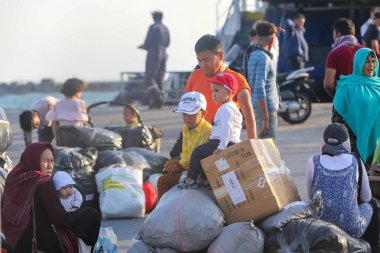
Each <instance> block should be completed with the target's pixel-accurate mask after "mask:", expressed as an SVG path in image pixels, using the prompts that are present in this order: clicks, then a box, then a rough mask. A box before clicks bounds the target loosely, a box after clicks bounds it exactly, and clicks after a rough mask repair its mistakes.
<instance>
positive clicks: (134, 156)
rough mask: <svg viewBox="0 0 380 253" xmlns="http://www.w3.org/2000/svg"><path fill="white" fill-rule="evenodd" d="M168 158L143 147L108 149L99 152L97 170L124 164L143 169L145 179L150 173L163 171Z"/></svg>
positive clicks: (144, 179)
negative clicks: (119, 149) (120, 149)
mask: <svg viewBox="0 0 380 253" xmlns="http://www.w3.org/2000/svg"><path fill="white" fill-rule="evenodd" d="M167 160H168V159H167V158H166V157H165V156H162V155H160V154H157V153H155V152H153V151H150V150H146V149H143V148H127V149H124V150H122V151H118V150H106V151H101V152H99V154H98V160H97V161H96V164H95V170H99V169H101V168H103V167H107V166H110V165H113V164H124V165H127V166H130V167H133V168H137V169H140V170H142V171H143V181H144V182H145V181H146V180H147V179H148V178H149V176H150V175H152V174H155V173H161V172H162V170H163V168H164V164H165V162H166V161H167Z"/></svg>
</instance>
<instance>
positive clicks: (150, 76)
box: [138, 11, 170, 108]
mask: <svg viewBox="0 0 380 253" xmlns="http://www.w3.org/2000/svg"><path fill="white" fill-rule="evenodd" d="M152 16H153V20H154V24H153V25H151V26H150V27H149V30H148V34H147V36H146V39H145V42H144V44H142V45H141V46H139V47H138V48H140V49H144V50H146V51H147V52H148V53H147V56H146V62H145V85H146V87H147V95H148V96H149V108H161V106H162V104H163V103H164V93H163V80H164V75H165V71H166V60H167V58H168V55H167V54H166V48H167V47H168V46H169V44H170V35H169V29H168V28H167V27H166V26H165V25H164V24H163V23H162V17H163V14H162V12H160V11H154V12H152Z"/></svg>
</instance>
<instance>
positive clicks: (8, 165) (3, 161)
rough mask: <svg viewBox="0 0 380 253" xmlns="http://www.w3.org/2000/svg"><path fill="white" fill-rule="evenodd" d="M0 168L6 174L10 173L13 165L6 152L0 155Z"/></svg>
mask: <svg viewBox="0 0 380 253" xmlns="http://www.w3.org/2000/svg"><path fill="white" fill-rule="evenodd" d="M0 167H1V168H3V169H4V170H5V171H6V172H10V171H11V170H12V169H13V163H12V160H11V158H10V157H9V156H8V154H7V152H3V153H2V154H1V155H0Z"/></svg>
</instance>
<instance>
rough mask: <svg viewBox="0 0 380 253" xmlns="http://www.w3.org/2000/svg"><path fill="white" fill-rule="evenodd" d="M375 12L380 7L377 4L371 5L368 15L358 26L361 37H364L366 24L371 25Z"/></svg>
mask: <svg viewBox="0 0 380 253" xmlns="http://www.w3.org/2000/svg"><path fill="white" fill-rule="evenodd" d="M376 12H380V7H379V6H373V7H372V8H371V10H370V17H369V18H368V20H367V21H366V22H365V23H364V24H362V26H361V27H360V35H361V36H362V38H363V37H364V35H365V33H366V32H367V29H368V26H369V25H371V24H373V18H374V15H375V13H376Z"/></svg>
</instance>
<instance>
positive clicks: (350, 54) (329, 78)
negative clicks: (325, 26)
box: [323, 18, 363, 97]
mask: <svg viewBox="0 0 380 253" xmlns="http://www.w3.org/2000/svg"><path fill="white" fill-rule="evenodd" d="M332 30H333V39H334V43H333V44H332V46H331V47H332V50H331V51H330V53H329V54H328V55H327V59H326V66H325V69H326V72H325V79H324V81H323V85H324V87H325V90H326V92H327V94H329V95H330V96H331V97H334V95H335V87H336V83H337V81H338V80H339V79H340V76H341V75H350V74H351V73H352V70H353V61H354V55H355V52H356V51H358V50H359V49H360V48H363V46H362V45H360V44H359V42H358V40H357V39H356V37H355V25H354V23H353V22H352V21H351V20H350V19H347V18H339V19H338V20H336V21H335V22H334V23H333V25H332Z"/></svg>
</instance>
